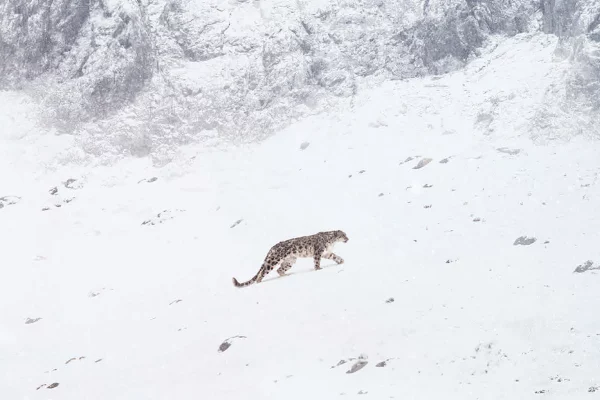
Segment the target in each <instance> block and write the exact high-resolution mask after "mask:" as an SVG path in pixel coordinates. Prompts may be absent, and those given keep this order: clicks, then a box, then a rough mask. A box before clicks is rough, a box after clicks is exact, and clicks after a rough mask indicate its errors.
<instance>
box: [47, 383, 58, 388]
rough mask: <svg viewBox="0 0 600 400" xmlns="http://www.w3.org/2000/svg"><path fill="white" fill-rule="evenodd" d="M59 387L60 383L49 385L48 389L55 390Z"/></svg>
mask: <svg viewBox="0 0 600 400" xmlns="http://www.w3.org/2000/svg"><path fill="white" fill-rule="evenodd" d="M58 385H59V383H58V382H54V383H51V384H50V385H48V389H54V388H55V387H57V386H58Z"/></svg>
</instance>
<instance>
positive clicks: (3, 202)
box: [0, 196, 21, 208]
mask: <svg viewBox="0 0 600 400" xmlns="http://www.w3.org/2000/svg"><path fill="white" fill-rule="evenodd" d="M19 200H21V198H20V197H19V196H3V197H0V208H4V207H5V206H11V205H13V204H17V203H18V202H19Z"/></svg>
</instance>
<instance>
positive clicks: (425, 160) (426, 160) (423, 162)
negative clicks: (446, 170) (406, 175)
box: [413, 158, 432, 169]
mask: <svg viewBox="0 0 600 400" xmlns="http://www.w3.org/2000/svg"><path fill="white" fill-rule="evenodd" d="M431 160H432V159H431V158H422V159H421V160H420V161H419V162H418V164H417V165H415V166H414V167H413V169H421V168H423V167H424V166H426V165H427V164H429V163H430V162H431Z"/></svg>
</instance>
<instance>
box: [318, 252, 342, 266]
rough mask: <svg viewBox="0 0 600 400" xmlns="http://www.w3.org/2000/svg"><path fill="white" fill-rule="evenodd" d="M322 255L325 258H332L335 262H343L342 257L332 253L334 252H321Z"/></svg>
mask: <svg viewBox="0 0 600 400" xmlns="http://www.w3.org/2000/svg"><path fill="white" fill-rule="evenodd" d="M322 257H323V258H326V259H328V260H333V261H335V262H336V263H337V264H342V263H343V262H344V259H343V258H342V257H340V256H338V255H337V254H334V253H323V255H322Z"/></svg>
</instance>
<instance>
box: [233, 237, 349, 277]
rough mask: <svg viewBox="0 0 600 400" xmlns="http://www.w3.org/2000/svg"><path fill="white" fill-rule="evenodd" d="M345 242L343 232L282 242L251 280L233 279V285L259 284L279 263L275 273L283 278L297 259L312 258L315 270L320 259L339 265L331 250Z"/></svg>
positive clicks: (275, 247)
mask: <svg viewBox="0 0 600 400" xmlns="http://www.w3.org/2000/svg"><path fill="white" fill-rule="evenodd" d="M347 241H348V236H346V234H345V233H344V232H343V231H329V232H319V233H317V234H314V235H310V236H302V237H297V238H293V239H288V240H284V241H283V242H279V243H277V244H276V245H275V246H273V247H271V249H270V250H269V252H268V253H267V256H266V257H265V261H264V262H263V265H262V266H261V267H260V269H259V270H258V272H257V273H256V275H254V277H253V278H252V279H250V280H249V281H247V282H242V283H240V282H238V280H237V279H235V278H233V284H234V285H235V286H236V287H244V286H248V285H251V284H253V283H259V282H260V281H262V280H263V278H264V277H265V276H267V275H268V274H269V272H271V271H272V270H273V268H275V266H276V265H277V264H279V263H281V266H280V267H279V268H278V269H277V273H278V274H279V275H280V276H283V275H285V273H286V272H287V271H288V270H289V269H290V268H292V265H294V263H295V262H296V259H298V258H310V257H312V258H313V259H314V261H315V270H319V269H321V258H326V259H329V260H333V261H335V262H336V263H338V264H341V263H343V262H344V260H343V259H342V258H341V257H340V256H338V255H336V254H333V252H332V251H331V250H332V248H333V245H334V244H335V243H337V242H344V243H346V242H347Z"/></svg>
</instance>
